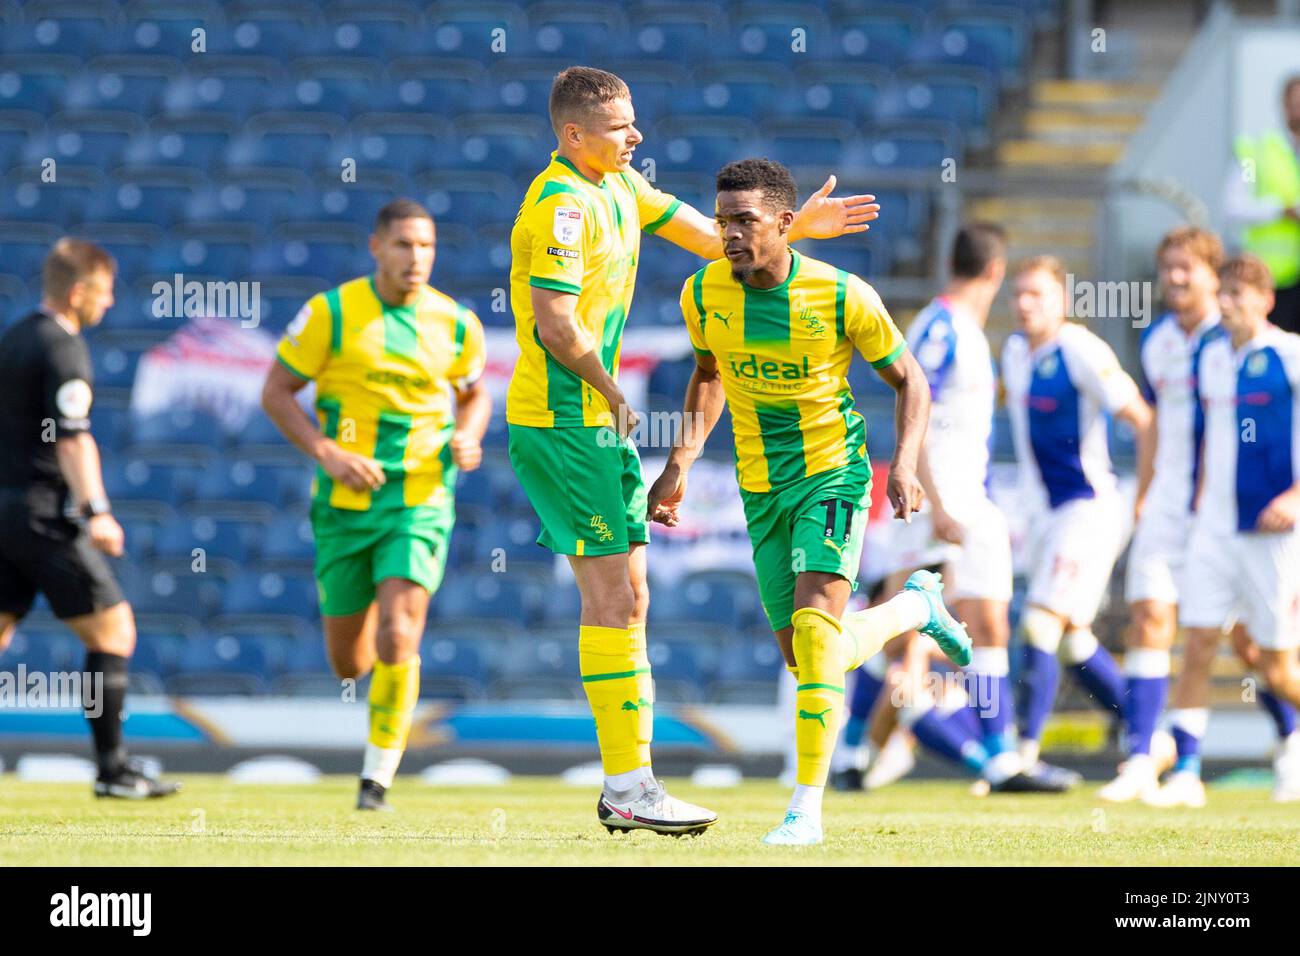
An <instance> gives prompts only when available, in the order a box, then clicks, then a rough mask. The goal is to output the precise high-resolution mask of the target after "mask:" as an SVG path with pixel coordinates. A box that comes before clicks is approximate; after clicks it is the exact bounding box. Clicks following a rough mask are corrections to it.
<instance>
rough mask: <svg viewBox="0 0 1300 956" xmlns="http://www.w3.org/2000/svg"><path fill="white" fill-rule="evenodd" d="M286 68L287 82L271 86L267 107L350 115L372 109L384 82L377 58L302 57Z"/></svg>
mask: <svg viewBox="0 0 1300 956" xmlns="http://www.w3.org/2000/svg"><path fill="white" fill-rule="evenodd" d="M289 70H290V76H289V78H288V80H287V82H284V83H281V84H277V85H276V86H275V87H274V88H273V89H272V92H271V98H270V100H269V101H268V105H269V107H270V108H271V109H277V110H320V109H324V110H329V111H331V112H335V113H342V114H343V115H345V116H352V115H355V114H357V113H364V112H367V111H369V110H373V109H374V108H375V107H374V103H375V100H376V99H377V98H378V97H379V96H380V95H381V94H380V90H381V89H383V88H384V87H385V86H386V85H387V83H386V81H384V80H382V79H381V76H380V74H381V72H382V66H381V64H380V63H379V61H378V60H371V59H362V58H360V57H356V56H328V57H304V58H303V59H301V60H295V61H294V62H293V63H291V64H290V66H289Z"/></svg>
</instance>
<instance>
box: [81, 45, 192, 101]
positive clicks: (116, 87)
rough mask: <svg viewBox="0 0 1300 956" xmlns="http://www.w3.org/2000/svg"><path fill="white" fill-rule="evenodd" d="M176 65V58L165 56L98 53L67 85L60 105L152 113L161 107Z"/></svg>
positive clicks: (177, 68)
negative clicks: (98, 55) (84, 71)
mask: <svg viewBox="0 0 1300 956" xmlns="http://www.w3.org/2000/svg"><path fill="white" fill-rule="evenodd" d="M179 69H180V63H179V61H177V60H175V59H173V58H172V57H168V56H148V55H141V54H134V55H132V56H106V57H100V58H99V59H96V60H93V61H91V63H90V65H89V68H88V69H87V71H86V73H85V74H83V75H82V76H80V77H78V78H77V79H75V80H74V81H73V82H72V83H70V84H69V85H68V88H67V90H66V93H65V96H64V106H63V108H64V109H71V110H93V109H99V110H124V111H126V112H128V113H134V114H136V115H137V116H152V115H153V114H154V113H156V112H157V111H158V110H159V109H161V107H162V101H163V94H164V91H165V90H166V88H167V85H168V83H169V82H170V80H171V78H172V77H174V76H175V75H176V73H177V72H179Z"/></svg>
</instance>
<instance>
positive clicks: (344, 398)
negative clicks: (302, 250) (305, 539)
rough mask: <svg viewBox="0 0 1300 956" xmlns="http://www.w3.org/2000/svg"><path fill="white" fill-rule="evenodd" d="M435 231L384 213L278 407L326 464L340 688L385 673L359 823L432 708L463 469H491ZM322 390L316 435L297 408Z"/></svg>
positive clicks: (287, 351) (270, 396) (326, 587)
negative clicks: (361, 263)
mask: <svg viewBox="0 0 1300 956" xmlns="http://www.w3.org/2000/svg"><path fill="white" fill-rule="evenodd" d="M434 248H435V230H434V224H433V218H432V217H431V216H430V215H429V213H428V212H427V211H426V210H425V209H424V208H423V207H422V206H420V205H419V204H418V203H416V202H414V201H412V200H409V199H398V200H394V201H393V202H391V203H389V204H388V205H386V206H385V207H384V208H383V209H381V210H380V212H379V216H378V220H377V222H376V224H375V231H374V234H373V235H372V236H371V238H370V251H371V253H372V255H373V256H374V257H375V271H374V273H373V274H371V275H368V276H362V277H360V278H356V279H352V280H350V281H348V282H344V283H343V284H342V285H340V286H338V287H337V288H334V289H330V290H329V291H327V292H322V293H320V294H319V295H315V296H313V297H312V298H311V299H310V300H309V301H308V302H307V304H306V305H305V306H303V308H302V311H301V312H299V313H298V315H297V317H295V318H294V320H293V321H292V322H291V323H290V324H289V327H288V329H287V330H286V331H285V334H284V337H283V339H281V341H280V345H279V348H278V350H277V353H276V359H277V361H276V364H275V365H273V366H272V368H271V372H270V373H269V375H268V376H267V381H266V385H265V386H264V388H263V406H264V407H265V408H266V411H267V414H268V415H269V416H270V417H271V419H272V421H274V422H275V424H276V425H277V426H278V427H279V428H280V430H281V431H282V432H284V434H285V436H286V437H288V438H289V440H290V441H292V442H293V443H294V444H295V445H297V446H298V447H299V448H301V449H302V450H303V451H304V452H306V453H307V454H308V455H310V456H311V457H312V458H313V459H315V460H316V461H317V463H318V464H319V467H318V469H317V472H316V479H315V482H314V490H313V500H312V506H311V522H312V530H313V533H314V536H315V542H316V582H317V587H318V588H319V591H320V605H321V614H322V617H323V619H324V625H325V639H326V644H327V646H328V650H329V657H330V660H331V663H332V664H333V665H334V668H335V670H336V671H337V673H338V674H339V676H340V677H345V678H359V677H361V676H363V675H364V674H365V673H366V672H367V671H368V670H371V669H372V667H373V670H374V679H373V680H372V681H371V685H370V739H369V743H368V744H367V747H366V753H365V760H364V764H363V768H362V774H361V777H362V783H361V792H360V794H359V796H358V803H357V806H358V808H359V809H363V810H369V809H380V808H382V806H383V805H384V791H385V790H386V789H387V788H388V787H389V786H390V785H391V784H392V780H393V775H394V774H395V773H396V770H397V765H398V762H399V761H400V759H401V755H402V751H403V750H404V748H405V746H406V739H407V735H408V733H409V730H410V724H411V714H412V712H413V710H414V707H415V702H416V698H417V696H418V694H419V678H420V658H419V656H418V653H417V652H418V649H419V642H420V636H421V634H422V633H423V631H424V619H425V615H426V611H427V607H428V602H429V597H430V595H432V594H433V593H434V592H435V591H437V589H438V586H439V584H440V583H441V581H442V575H443V570H444V567H445V563H446V558H447V549H448V544H449V541H450V537H451V529H452V524H453V523H454V521H455V511H454V491H455V482H456V473H457V470H458V469H465V470H469V469H473V468H476V467H478V465H479V462H480V461H481V458H482V450H481V441H482V437H483V433H484V431H485V430H486V428H487V422H488V417H489V415H490V413H491V400H490V399H489V397H488V393H487V390H486V388H485V387H484V386H483V384H482V383H481V382H480V381H479V376H480V375H481V373H482V372H483V368H484V364H485V354H484V338H483V328H482V326H481V325H480V324H479V320H478V318H477V317H476V316H475V315H474V313H472V312H471V311H470V310H469V309H466V308H465V307H464V306H462V305H459V304H458V303H457V302H456V301H455V300H453V299H452V298H450V297H449V296H447V295H444V294H443V293H441V292H439V291H438V290H437V289H434V288H432V287H430V286H429V285H428V284H427V283H428V279H429V275H430V272H431V270H432V268H433V260H434ZM309 381H311V382H314V383H315V387H316V395H315V410H316V418H317V420H316V421H312V420H311V418H309V417H308V416H307V415H306V414H304V413H303V410H302V409H301V407H300V406H299V405H298V403H297V398H296V395H295V393H296V392H297V391H298V390H300V389H301V388H302V387H304V386H305V385H306V384H307V382H309Z"/></svg>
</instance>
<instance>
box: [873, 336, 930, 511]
mask: <svg viewBox="0 0 1300 956" xmlns="http://www.w3.org/2000/svg"><path fill="white" fill-rule="evenodd" d="M876 374H878V375H879V376H880V377H881V378H882V379H884V380H885V382H886V384H888V385H889V387H890V388H892V389H893V390H894V393H895V395H896V398H895V402H894V425H895V431H896V432H897V434H898V440H897V442H896V443H895V445H894V460H893V462H892V463H891V464H890V466H889V484H888V486H887V488H886V493H887V494H888V495H889V502H890V504H892V505H893V506H894V517H895V518H902V519H903V520H904V521H910V520H911V515H912V513H913V512H915V511H916V510H917V509H918V508H920V507H921V502H922V501H923V500H924V499H925V491H924V489H922V487H921V482H920V480H919V479H918V478H917V461H918V458H919V456H920V453H921V446H922V444H924V442H925V429H926V426H927V425H928V424H929V421H930V384H929V382H927V381H926V379H925V373H924V372H923V371H921V366H920V365H919V364H917V361H916V359H915V358H914V357H913V356H912V353H911V352H909V351H907V350H906V349H905V350H904V351H903V352H902V353H900V354H899V356H898V358H896V359H894V361H892V362H890V363H889V364H888V365H886V366H885V367H884V368H878V369H876Z"/></svg>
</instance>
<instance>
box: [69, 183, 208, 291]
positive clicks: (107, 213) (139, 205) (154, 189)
mask: <svg viewBox="0 0 1300 956" xmlns="http://www.w3.org/2000/svg"><path fill="white" fill-rule="evenodd" d="M198 183H199V176H198V175H197V174H196V173H193V172H191V171H189V170H180V169H171V168H167V167H161V168H153V169H144V170H139V171H133V172H131V173H129V174H126V175H123V176H119V177H118V179H117V182H116V183H115V184H114V185H112V186H109V187H108V188H106V189H104V190H103V191H102V192H101V193H100V194H99V195H98V196H97V197H96V198H95V199H94V200H92V201H91V203H90V204H89V206H88V208H87V209H86V213H85V215H86V218H87V219H92V220H103V221H105V222H113V223H154V224H157V225H159V226H171V225H174V224H176V223H178V222H180V221H181V220H182V219H183V218H184V216H185V210H186V207H187V206H188V205H189V204H190V202H191V201H192V200H193V196H194V189H195V187H196V186H197V185H198ZM124 271H125V270H124Z"/></svg>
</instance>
